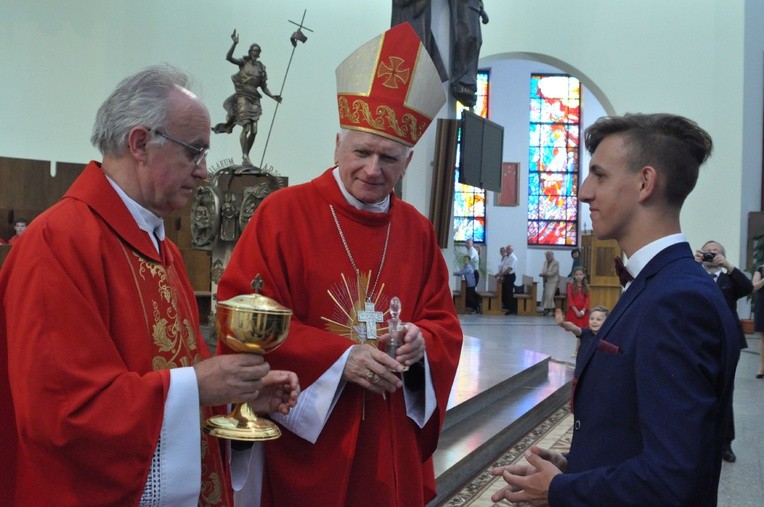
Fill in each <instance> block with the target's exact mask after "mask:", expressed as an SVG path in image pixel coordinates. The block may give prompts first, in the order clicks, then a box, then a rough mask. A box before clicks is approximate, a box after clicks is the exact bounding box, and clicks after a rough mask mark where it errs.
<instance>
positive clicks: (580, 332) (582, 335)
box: [554, 305, 609, 378]
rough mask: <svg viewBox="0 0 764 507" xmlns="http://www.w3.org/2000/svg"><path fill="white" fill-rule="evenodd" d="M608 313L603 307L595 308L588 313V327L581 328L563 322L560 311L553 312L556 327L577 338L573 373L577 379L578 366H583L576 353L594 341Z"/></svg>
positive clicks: (567, 321) (579, 371) (565, 321)
mask: <svg viewBox="0 0 764 507" xmlns="http://www.w3.org/2000/svg"><path fill="white" fill-rule="evenodd" d="M608 313H609V312H608V309H607V308H605V307H604V306H602V305H597V306H595V307H594V308H592V311H591V312H590V313H589V321H588V322H587V324H589V326H588V327H581V326H579V325H577V324H575V323H573V322H571V321H569V320H565V319H564V318H563V315H562V310H559V309H558V310H555V312H554V320H555V321H556V322H557V325H558V326H560V327H561V328H563V329H564V330H565V331H570V332H571V333H573V334H574V335H575V337H576V338H578V340H577V343H576V368H575V371H574V373H573V376H574V377H576V378H578V376H579V375H580V374H581V366H580V365H582V364H583V363H580V362H579V361H578V351H579V350H581V349H586V347H588V346H589V345H591V343H592V342H593V341H594V339H595V336H596V335H597V331H599V330H600V328H602V324H604V323H605V319H607V316H608Z"/></svg>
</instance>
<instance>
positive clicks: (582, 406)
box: [492, 114, 740, 507]
mask: <svg viewBox="0 0 764 507" xmlns="http://www.w3.org/2000/svg"><path fill="white" fill-rule="evenodd" d="M585 143H586V149H587V150H588V151H589V153H591V154H592V156H591V160H590V163H589V175H588V176H587V177H586V179H585V180H584V182H583V184H582V185H581V188H580V189H579V197H580V199H581V201H582V202H585V203H587V204H588V205H589V210H590V212H591V218H592V225H593V227H594V233H595V234H596V236H597V238H598V239H614V240H616V241H617V242H618V245H619V246H620V247H621V249H622V250H623V252H624V253H625V255H626V257H627V258H628V261H627V263H626V265H625V266H623V265H621V266H620V267H621V268H623V269H622V271H624V272H625V273H624V275H628V276H624V283H625V291H624V292H623V293H622V294H621V296H620V297H619V299H618V302H617V303H616V304H615V306H614V307H613V309H612V311H611V312H610V315H609V316H608V318H607V320H605V323H604V324H603V325H602V327H601V328H600V330H599V332H598V333H597V346H596V347H586V348H582V349H581V351H580V353H579V357H578V361H580V362H581V368H580V372H581V373H580V375H579V377H578V381H577V382H576V384H575V388H574V391H573V398H572V402H573V407H574V412H573V414H574V417H575V425H574V426H575V430H574V432H573V438H572V441H571V446H570V452H569V453H568V454H567V455H565V456H562V455H560V454H559V453H556V452H550V451H547V450H542V449H539V448H538V447H531V449H529V450H528V451H527V452H526V455H525V458H526V459H527V460H528V463H529V465H510V466H507V467H500V468H497V469H494V470H493V474H495V475H502V476H503V478H504V480H505V481H506V482H507V486H505V487H504V488H503V489H502V490H500V491H498V492H496V493H495V494H494V495H493V496H492V500H493V501H494V502H498V501H499V500H502V499H506V500H509V501H510V502H527V503H530V504H532V505H534V506H542V505H550V506H553V507H554V506H569V507H585V506H590V505H592V503H596V504H597V505H607V506H610V507H618V506H627V505H661V506H663V505H682V506H693V507H711V506H715V505H716V504H717V489H718V486H719V474H720V472H721V467H722V450H723V448H724V446H725V432H726V426H727V413H728V410H729V405H730V404H731V403H732V383H733V379H734V378H735V367H736V366H737V361H738V357H739V355H740V344H739V328H738V324H737V322H735V318H734V316H733V315H732V313H731V312H730V310H729V307H728V306H727V303H726V302H725V301H724V297H723V296H722V294H721V292H720V291H719V289H718V287H717V286H716V285H715V284H714V282H713V280H712V279H711V277H709V276H708V273H706V272H705V271H704V270H703V268H702V267H701V266H700V264H698V263H697V262H695V259H694V258H693V252H692V249H691V248H690V245H689V243H687V239H686V237H685V235H684V234H683V233H682V232H681V226H680V221H679V217H680V213H681V209H682V204H683V203H684V201H685V199H686V197H687V195H689V193H690V192H691V191H692V189H693V187H694V186H695V182H696V181H697V178H698V172H699V169H700V166H701V165H702V164H703V163H704V162H705V161H706V159H707V158H708V157H709V155H710V154H711V150H712V146H713V143H712V141H711V137H710V136H709V135H708V133H707V132H705V131H704V130H703V129H701V128H700V127H699V126H698V125H697V124H696V123H695V122H693V121H691V120H688V119H686V118H683V117H681V116H676V115H670V114H649V115H647V114H627V115H625V116H612V117H603V118H600V119H598V120H597V121H596V122H595V123H594V124H593V125H592V126H590V127H589V128H588V129H587V130H586V133H585Z"/></svg>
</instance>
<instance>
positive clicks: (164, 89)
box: [90, 65, 191, 157]
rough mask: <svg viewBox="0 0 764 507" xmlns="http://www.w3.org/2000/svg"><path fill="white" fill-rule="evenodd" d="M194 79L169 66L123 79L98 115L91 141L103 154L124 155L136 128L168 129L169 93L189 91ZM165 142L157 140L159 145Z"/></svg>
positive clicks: (153, 68) (161, 66)
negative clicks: (185, 89) (182, 89)
mask: <svg viewBox="0 0 764 507" xmlns="http://www.w3.org/2000/svg"><path fill="white" fill-rule="evenodd" d="M190 81H191V78H190V77H189V76H188V74H186V73H185V72H183V71H181V70H180V69H177V68H175V67H172V66H170V65H157V66H153V67H148V68H145V69H143V70H141V71H139V72H137V73H135V74H133V75H132V76H129V77H127V78H125V79H124V80H122V82H121V83H119V85H117V88H116V89H115V90H114V91H113V92H112V94H111V95H110V96H109V98H108V99H106V101H105V102H104V103H103V104H101V107H100V108H98V112H97V113H96V119H95V124H94V125H93V134H92V135H91V136H90V142H91V143H92V144H93V146H95V147H96V148H98V150H99V151H100V152H101V154H102V155H109V156H112V157H118V156H121V155H124V154H125V150H126V148H127V135H128V133H129V132H130V130H131V129H132V128H133V127H136V126H138V125H144V126H145V127H147V128H150V129H157V128H159V129H161V128H164V127H165V126H166V121H167V114H168V109H169V105H170V100H169V97H170V92H171V91H172V90H175V89H178V88H187V87H188V85H189V83H190ZM162 143H164V139H161V138H159V139H157V144H162Z"/></svg>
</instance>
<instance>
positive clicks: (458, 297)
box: [453, 280, 467, 313]
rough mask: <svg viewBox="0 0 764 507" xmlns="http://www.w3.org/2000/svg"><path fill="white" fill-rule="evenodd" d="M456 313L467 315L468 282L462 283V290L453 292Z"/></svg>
mask: <svg viewBox="0 0 764 507" xmlns="http://www.w3.org/2000/svg"><path fill="white" fill-rule="evenodd" d="M453 295H454V306H455V307H456V313H467V282H466V281H464V280H462V281H461V288H459V289H455V290H454V291H453Z"/></svg>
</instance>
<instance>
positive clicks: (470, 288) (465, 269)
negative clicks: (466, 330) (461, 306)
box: [454, 255, 480, 313]
mask: <svg viewBox="0 0 764 507" xmlns="http://www.w3.org/2000/svg"><path fill="white" fill-rule="evenodd" d="M454 274H455V275H461V276H463V277H464V281H465V282H466V285H467V297H466V299H467V301H466V303H467V308H468V309H469V311H470V313H476V312H478V309H479V307H480V300H479V299H478V295H477V292H476V291H475V271H474V270H473V269H472V265H470V256H469V255H465V256H464V266H462V269H460V270H459V271H456V272H454Z"/></svg>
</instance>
